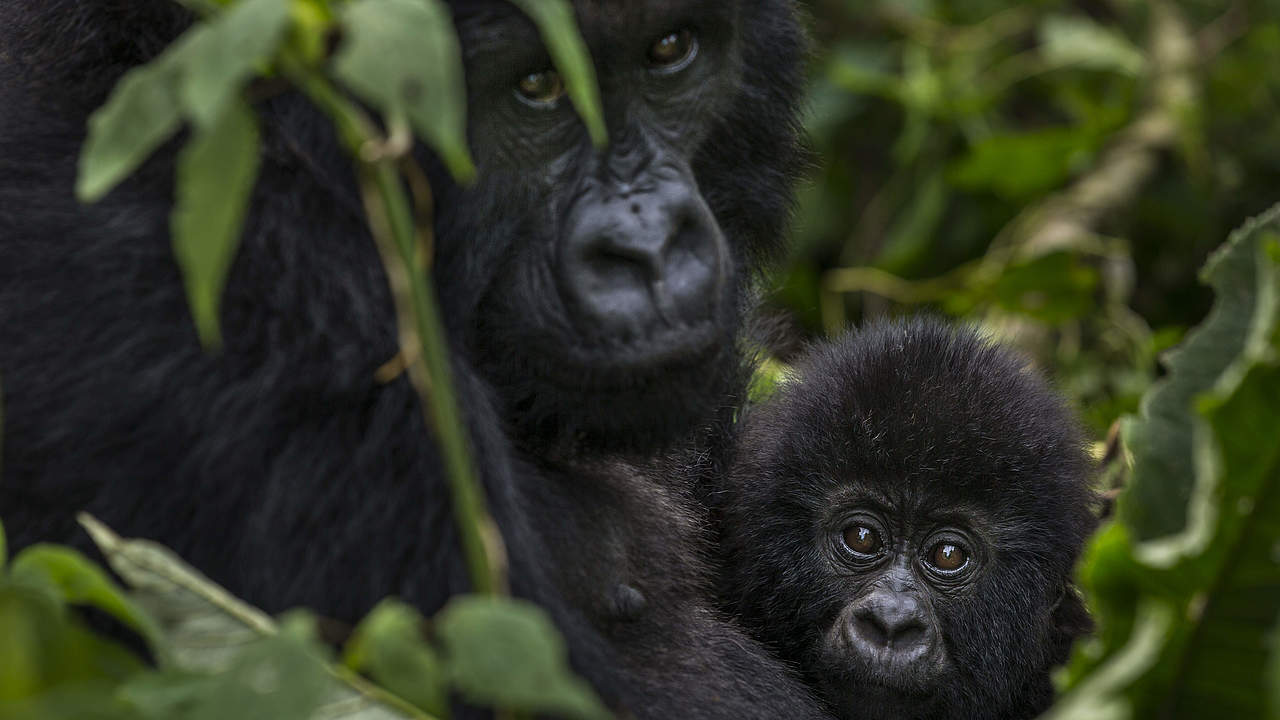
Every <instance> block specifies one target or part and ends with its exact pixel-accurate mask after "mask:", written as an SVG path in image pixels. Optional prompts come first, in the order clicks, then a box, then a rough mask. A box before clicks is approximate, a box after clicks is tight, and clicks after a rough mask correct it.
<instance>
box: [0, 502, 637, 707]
mask: <svg viewBox="0 0 1280 720" xmlns="http://www.w3.org/2000/svg"><path fill="white" fill-rule="evenodd" d="M81 522H82V523H83V524H84V525H85V527H86V529H87V530H88V531H89V532H90V534H91V535H92V537H93V538H94V540H95V542H97V544H98V547H99V549H100V550H101V551H102V553H103V554H104V555H105V556H106V558H107V561H108V563H109V564H110V565H111V567H112V569H113V570H115V572H116V573H117V574H118V575H119V576H120V577H122V578H123V579H124V580H125V582H126V583H127V584H128V585H129V586H130V592H129V593H128V594H127V595H126V594H125V593H124V592H123V591H122V590H121V589H120V588H119V587H117V586H116V585H115V583H114V582H113V581H111V580H110V579H108V578H107V577H106V575H105V574H104V572H103V571H102V570H101V569H100V568H99V567H98V566H97V565H96V564H94V563H93V562H91V561H89V560H87V559H85V558H84V557H83V556H81V555H79V554H78V553H76V552H74V551H72V550H69V549H66V548H51V547H45V546H35V547H31V548H28V549H27V550H24V551H23V552H22V553H20V554H19V555H18V557H16V558H15V559H14V561H13V562H12V564H11V565H10V567H9V568H8V569H7V571H6V572H5V574H4V575H3V576H0V660H3V661H4V663H3V665H2V667H3V668H4V672H3V673H0V718H4V719H5V720H8V719H9V718H30V717H39V718H42V719H44V720H59V719H60V718H66V719H67V720H71V719H73V718H111V719H113V720H114V719H117V718H118V719H120V720H126V719H128V720H152V719H154V720H169V719H182V720H215V719H216V718H225V717H237V718H246V719H256V718H262V719H263V720H290V719H295V720H307V719H308V718H326V719H327V720H394V719H395V718H418V719H419V720H423V719H426V718H430V717H437V718H445V717H448V715H449V705H448V701H449V698H450V696H451V693H453V692H456V693H460V694H461V696H462V697H465V698H466V699H467V700H468V701H469V702H471V703H474V704H478V705H497V706H500V707H503V708H508V709H514V710H522V711H536V712H540V713H550V714H553V715H555V716H556V717H565V718H575V719H581V720H596V719H600V718H608V717H612V716H611V715H610V713H609V712H608V711H607V710H606V709H605V708H604V707H603V705H601V703H600V700H599V699H598V698H597V697H596V695H595V693H594V692H593V691H592V690H591V689H590V688H589V687H588V686H587V685H586V684H585V683H583V682H582V681H581V680H579V679H577V678H575V677H573V676H572V675H571V674H570V673H569V671H568V665H567V655H566V653H565V650H564V644H563V641H561V640H560V638H559V636H558V635H557V634H556V632H555V630H554V627H553V626H552V624H551V621H550V619H549V618H547V616H546V614H545V613H543V612H542V610H540V609H538V608H536V607H534V606H532V605H529V604H527V603H523V602H520V601H516V600H510V599H503V598H496V597H478V596H470V597H468V596H464V597H460V598H457V599H455V600H454V601H453V602H452V603H451V604H450V605H449V606H447V607H446V608H445V609H444V610H442V611H441V613H440V615H439V616H438V617H437V618H435V619H434V620H433V621H431V622H426V621H424V620H423V619H422V618H421V617H420V616H418V615H417V613H416V611H414V610H412V609H410V608H408V607H407V606H405V605H403V604H401V603H398V602H396V601H394V600H387V601H385V602H383V603H382V604H381V605H379V606H378V607H377V608H376V609H375V610H374V611H373V612H372V613H371V614H370V615H369V616H368V617H367V618H366V619H365V620H364V621H363V622H362V623H361V624H360V626H359V627H358V628H357V630H356V632H355V633H354V634H353V635H352V637H351V638H350V640H349V641H348V643H347V645H346V648H345V650H344V652H343V664H341V665H338V664H334V663H333V662H332V661H331V659H330V658H329V650H328V648H327V647H326V646H324V645H322V644H321V643H320V642H319V641H318V640H317V637H316V636H317V633H316V618H314V617H312V616H310V615H309V614H307V613H305V612H303V611H293V612H290V613H286V614H285V615H284V616H282V617H281V618H280V619H279V620H278V621H277V620H273V619H272V618H269V617H267V616H266V615H264V614H262V613H261V612H260V611H258V610H256V609H254V608H252V607H249V606H247V605H245V604H244V603H242V602H240V601H239V600H237V599H235V598H234V597H231V596H230V595H229V594H227V592H226V591H225V590H223V589H222V588H220V587H218V586H217V585H215V584H213V583H212V582H211V581H210V580H208V579H207V578H205V577H204V576H202V575H200V574H199V573H198V572H197V571H195V570H194V569H192V568H190V567H188V566H186V565H185V564H183V563H182V561H181V560H179V559H178V558H177V557H176V556H175V555H173V554H172V553H171V552H169V551H168V550H167V549H165V548H163V547H161V546H159V545H156V544H155V543H151V542H147V541H142V540H123V539H121V538H119V537H117V536H116V535H115V534H114V533H112V532H111V531H110V530H109V529H108V528H106V527H105V526H103V525H102V524H101V523H98V522H97V521H95V520H93V519H92V518H89V517H87V516H85V517H83V518H82V519H81ZM73 606H75V607H84V606H91V607H94V608H97V609H98V610H101V611H103V612H104V613H106V614H107V615H110V616H111V617H113V618H115V619H116V620H118V621H120V622H122V623H124V624H125V625H126V626H127V627H129V628H132V629H134V630H137V631H138V632H139V633H140V634H141V635H142V636H143V637H144V638H146V641H147V647H148V648H149V650H150V651H151V653H152V654H153V655H154V657H155V658H156V660H157V665H156V667H148V666H146V665H144V663H143V662H142V661H141V660H140V659H139V658H138V657H136V656H135V655H134V654H133V653H131V652H129V651H128V650H126V649H124V648H123V647H122V646H120V645H117V644H115V643H114V642H112V641H111V640H108V639H105V638H103V637H101V636H99V635H97V634H95V633H93V632H90V631H88V630H87V629H85V627H84V626H83V625H82V624H81V621H80V620H79V618H78V616H77V615H76V614H75V613H73V612H71V608H72V607H73ZM432 638H434V640H432ZM359 672H368V673H369V675H370V676H371V677H372V678H373V679H374V680H376V681H378V682H381V683H383V684H384V685H385V688H386V689H383V688H382V687H379V686H377V685H374V684H372V683H370V682H369V681H368V680H366V679H365V678H364V677H362V676H361V675H359V674H357V673H359ZM396 693H399V694H396Z"/></svg>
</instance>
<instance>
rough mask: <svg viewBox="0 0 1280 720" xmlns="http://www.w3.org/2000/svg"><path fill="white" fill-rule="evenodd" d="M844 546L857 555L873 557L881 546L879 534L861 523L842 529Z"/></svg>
mask: <svg viewBox="0 0 1280 720" xmlns="http://www.w3.org/2000/svg"><path fill="white" fill-rule="evenodd" d="M844 544H845V546H846V547H848V548H849V549H850V550H852V551H853V552H855V553H857V554H858V555H875V554H876V553H878V552H880V548H881V546H882V545H883V543H882V542H881V541H880V533H878V532H876V531H875V528H872V527H870V526H869V525H864V524H862V523H854V524H852V525H850V526H849V527H847V528H845V529H844Z"/></svg>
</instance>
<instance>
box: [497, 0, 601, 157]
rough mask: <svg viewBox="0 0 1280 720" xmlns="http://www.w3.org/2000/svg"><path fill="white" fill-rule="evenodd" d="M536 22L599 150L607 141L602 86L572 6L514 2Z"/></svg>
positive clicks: (539, 0) (540, 0)
mask: <svg viewBox="0 0 1280 720" xmlns="http://www.w3.org/2000/svg"><path fill="white" fill-rule="evenodd" d="M511 2H512V3H514V4H515V5H516V7H518V8H520V9H521V10H523V11H524V12H525V14H526V15H528V16H529V17H530V18H532V19H533V22H534V24H536V25H537V26H538V32H539V33H541V35H542V41H543V42H544V43H546V44H547V50H548V51H549V52H550V53H551V59H552V60H554V61H555V64H556V69H557V70H559V71H560V74H561V75H563V76H564V80H565V84H566V86H567V88H568V92H569V98H570V99H571V100H573V106H574V107H575V108H577V110H578V114H579V115H581V116H582V120H583V122H585V123H586V125H587V132H589V133H591V140H592V142H594V143H595V144H596V146H597V147H603V146H604V144H605V143H606V142H608V133H607V131H606V130H605V125H604V113H603V111H602V110H601V105H600V86H599V85H598V84H597V82H596V69H595V66H594V65H592V64H591V55H590V53H588V52H587V46H586V44H585V43H583V41H582V36H581V35H579V34H578V26H577V23H576V22H575V21H574V18H573V6H572V5H570V4H569V3H568V2H567V1H566V0H511Z"/></svg>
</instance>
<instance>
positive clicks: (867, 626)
mask: <svg viewBox="0 0 1280 720" xmlns="http://www.w3.org/2000/svg"><path fill="white" fill-rule="evenodd" d="M852 610H853V612H852V613H851V614H850V620H849V626H848V628H847V629H846V632H847V637H848V639H849V642H850V644H851V645H852V646H853V649H854V650H855V652H858V653H860V654H863V655H864V656H866V657H868V658H870V659H874V660H875V661H876V662H878V663H887V664H889V665H893V666H906V665H911V664H914V663H917V662H920V661H923V660H924V659H925V658H927V657H928V656H929V655H930V654H931V651H932V650H933V645H934V642H935V638H936V636H935V634H934V633H933V632H932V631H931V630H930V627H931V623H930V622H929V617H928V615H927V613H926V611H925V608H924V606H923V604H922V603H921V602H920V601H919V599H918V598H917V597H916V596H915V595H914V594H911V593H900V592H893V591H890V590H876V591H874V592H872V593H870V594H869V595H867V597H865V598H863V599H862V600H861V601H860V602H858V603H857V605H855V607H854V608H853V609H852Z"/></svg>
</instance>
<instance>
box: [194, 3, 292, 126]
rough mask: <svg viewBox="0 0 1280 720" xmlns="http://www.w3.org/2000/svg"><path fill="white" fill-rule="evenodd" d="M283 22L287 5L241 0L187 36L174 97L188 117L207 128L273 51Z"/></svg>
mask: <svg viewBox="0 0 1280 720" xmlns="http://www.w3.org/2000/svg"><path fill="white" fill-rule="evenodd" d="M288 23H289V2H288V0H244V1H243V2H239V3H236V4H235V5H232V6H231V7H230V8H229V9H228V10H227V11H226V12H224V13H222V14H221V15H218V16H217V17H216V18H214V19H213V20H211V21H209V22H208V23H206V24H205V25H203V26H201V27H200V29H199V30H197V31H195V32H194V33H193V37H192V38H191V41H190V47H189V48H188V50H187V52H186V53H185V54H184V56H183V65H184V67H185V68H186V74H185V79H184V81H183V82H182V84H181V85H180V88H179V92H180V95H181V97H182V101H183V106H184V108H185V109H186V111H187V114H188V116H189V117H190V118H191V119H192V120H193V121H194V122H195V123H196V124H198V125H212V124H213V123H214V122H215V121H216V120H217V119H218V117H219V115H220V114H221V113H222V112H223V111H225V110H226V109H227V108H228V107H229V106H230V104H231V101H232V100H233V99H234V98H235V96H236V93H238V92H239V91H240V89H241V87H242V86H243V85H244V84H245V82H246V81H248V79H249V78H250V77H251V76H252V75H253V74H254V71H255V69H256V68H257V66H258V65H259V64H260V63H262V62H264V61H266V60H267V59H269V58H270V57H271V55H272V54H273V53H274V52H275V50H276V47H277V45H279V43H280V40H281V38H283V36H284V31H285V28H286V27H288Z"/></svg>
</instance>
